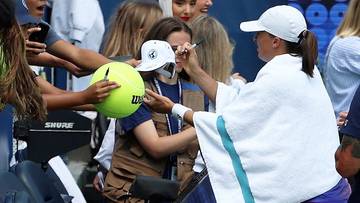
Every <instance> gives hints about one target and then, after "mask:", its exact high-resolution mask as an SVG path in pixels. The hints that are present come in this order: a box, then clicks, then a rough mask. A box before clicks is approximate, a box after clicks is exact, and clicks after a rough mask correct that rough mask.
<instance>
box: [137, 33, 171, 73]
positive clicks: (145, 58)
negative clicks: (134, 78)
mask: <svg viewBox="0 0 360 203" xmlns="http://www.w3.org/2000/svg"><path fill="white" fill-rule="evenodd" d="M175 65H176V63H175V53H174V51H173V50H172V48H171V46H170V44H169V43H168V42H166V41H161V40H149V41H146V42H145V43H144V44H143V45H142V46H141V63H140V64H139V65H138V66H137V67H136V70H137V71H153V70H155V71H157V72H159V73H161V74H164V75H165V76H167V77H169V78H171V77H173V75H174V73H175ZM170 67H172V68H170Z"/></svg>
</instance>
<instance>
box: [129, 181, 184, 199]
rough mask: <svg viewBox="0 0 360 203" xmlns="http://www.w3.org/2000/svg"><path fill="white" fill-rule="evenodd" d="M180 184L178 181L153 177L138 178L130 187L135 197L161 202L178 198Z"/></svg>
mask: <svg viewBox="0 0 360 203" xmlns="http://www.w3.org/2000/svg"><path fill="white" fill-rule="evenodd" d="M179 188H180V184H179V182H178V181H172V180H167V179H163V178H158V177H153V176H136V178H135V180H134V181H133V183H132V185H131V187H130V194H131V196H133V197H136V198H140V199H145V200H150V201H154V202H160V201H163V200H168V201H172V200H175V199H176V198H177V195H178V192H179Z"/></svg>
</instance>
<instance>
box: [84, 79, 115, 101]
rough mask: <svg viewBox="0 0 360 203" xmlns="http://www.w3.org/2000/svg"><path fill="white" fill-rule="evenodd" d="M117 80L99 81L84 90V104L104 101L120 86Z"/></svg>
mask: <svg viewBox="0 0 360 203" xmlns="http://www.w3.org/2000/svg"><path fill="white" fill-rule="evenodd" d="M119 87H120V85H118V84H117V83H116V82H113V81H98V82H96V83H94V84H92V85H91V86H90V87H88V88H87V89H86V90H84V91H82V94H83V99H84V100H85V102H84V104H94V103H99V102H102V101H104V99H105V98H106V97H107V96H109V95H110V91H111V90H113V89H116V88H119Z"/></svg>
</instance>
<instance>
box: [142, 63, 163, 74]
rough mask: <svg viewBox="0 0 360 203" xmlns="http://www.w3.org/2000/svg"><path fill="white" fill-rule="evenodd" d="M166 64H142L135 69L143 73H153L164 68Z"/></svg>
mask: <svg viewBox="0 0 360 203" xmlns="http://www.w3.org/2000/svg"><path fill="white" fill-rule="evenodd" d="M163 65H165V63H164V64H155V63H153V64H150V63H140V64H139V65H138V66H136V67H135V69H136V70H137V71H141V72H148V71H153V70H156V69H158V68H160V67H162V66H163Z"/></svg>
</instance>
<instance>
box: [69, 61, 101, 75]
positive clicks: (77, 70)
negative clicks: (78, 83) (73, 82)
mask: <svg viewBox="0 0 360 203" xmlns="http://www.w3.org/2000/svg"><path fill="white" fill-rule="evenodd" d="M63 67H64V68H65V69H66V70H67V71H69V72H70V73H71V74H73V75H75V76H76V77H78V78H79V77H82V76H86V75H90V74H91V73H93V72H94V71H93V70H88V69H82V68H79V67H77V66H76V65H74V64H73V63H70V62H68V61H65V60H64V65H63Z"/></svg>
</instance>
